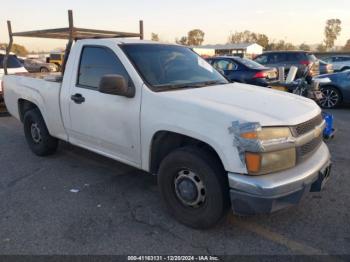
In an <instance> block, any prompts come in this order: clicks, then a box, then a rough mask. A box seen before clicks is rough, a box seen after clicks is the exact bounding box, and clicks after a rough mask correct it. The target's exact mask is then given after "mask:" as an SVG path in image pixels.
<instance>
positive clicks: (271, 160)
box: [245, 148, 296, 175]
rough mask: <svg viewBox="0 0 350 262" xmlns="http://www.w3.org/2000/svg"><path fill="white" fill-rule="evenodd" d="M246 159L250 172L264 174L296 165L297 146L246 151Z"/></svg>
mask: <svg viewBox="0 0 350 262" xmlns="http://www.w3.org/2000/svg"><path fill="white" fill-rule="evenodd" d="M245 161H246V166H247V169H248V172H249V174H251V175H263V174H267V173H273V172H277V171H280V170H283V169H288V168H291V167H293V166H295V163H296V150H295V148H288V149H283V150H279V151H275V152H267V153H251V152H246V153H245Z"/></svg>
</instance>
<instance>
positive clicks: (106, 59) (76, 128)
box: [68, 45, 141, 166]
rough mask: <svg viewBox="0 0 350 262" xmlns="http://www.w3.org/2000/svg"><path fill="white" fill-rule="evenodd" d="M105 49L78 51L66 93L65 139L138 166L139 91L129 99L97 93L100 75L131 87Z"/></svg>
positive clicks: (116, 60)
mask: <svg viewBox="0 0 350 262" xmlns="http://www.w3.org/2000/svg"><path fill="white" fill-rule="evenodd" d="M118 51H119V52H120V50H117V49H115V50H112V48H108V47H105V46H88V45H85V46H83V47H82V49H81V55H80V58H78V59H76V61H78V62H79V64H78V75H77V76H76V79H75V81H71V86H70V90H69V92H70V93H69V102H68V103H69V116H70V125H69V130H68V132H69V140H70V142H71V143H73V144H77V145H79V146H82V147H85V148H88V149H90V150H92V151H95V152H98V153H100V154H103V155H106V156H109V157H112V158H114V159H117V160H120V161H122V162H126V163H129V164H130V165H134V166H140V162H141V160H140V122H139V114H140V104H141V101H140V98H141V95H140V92H137V90H136V95H135V96H134V97H133V98H127V97H124V96H118V95H112V94H105V93H101V92H99V91H98V87H99V82H100V80H101V78H102V77H103V76H104V75H107V74H118V75H122V76H123V77H124V78H125V79H126V81H127V82H128V84H129V85H133V84H134V83H133V82H132V80H131V78H130V76H129V74H128V72H127V71H126V69H125V67H124V65H123V64H122V62H121V61H120V59H119V58H118V56H117V54H116V53H117V52H118Z"/></svg>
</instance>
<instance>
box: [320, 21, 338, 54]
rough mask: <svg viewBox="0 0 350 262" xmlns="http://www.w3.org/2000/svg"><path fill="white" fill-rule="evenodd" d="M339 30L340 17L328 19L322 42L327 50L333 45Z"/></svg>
mask: <svg viewBox="0 0 350 262" xmlns="http://www.w3.org/2000/svg"><path fill="white" fill-rule="evenodd" d="M340 31H341V21H340V19H328V20H327V21H326V26H325V28H324V36H325V39H324V44H325V46H326V48H327V49H328V50H329V49H331V48H333V47H334V42H335V40H337V38H338V36H339V34H340Z"/></svg>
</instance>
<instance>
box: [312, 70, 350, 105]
mask: <svg viewBox="0 0 350 262" xmlns="http://www.w3.org/2000/svg"><path fill="white" fill-rule="evenodd" d="M322 78H329V80H330V82H329V83H321V85H320V88H321V91H322V94H323V99H321V101H320V105H321V106H322V107H323V108H335V107H337V106H339V105H341V104H342V103H350V70H347V71H343V72H340V73H334V74H328V75H321V76H318V77H317V78H316V79H322Z"/></svg>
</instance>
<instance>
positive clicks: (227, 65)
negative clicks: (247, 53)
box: [213, 59, 237, 70]
mask: <svg viewBox="0 0 350 262" xmlns="http://www.w3.org/2000/svg"><path fill="white" fill-rule="evenodd" d="M213 66H214V67H215V68H217V69H221V70H236V69H237V65H236V64H235V63H233V62H232V61H229V60H226V59H225V60H216V61H214V63H213Z"/></svg>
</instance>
